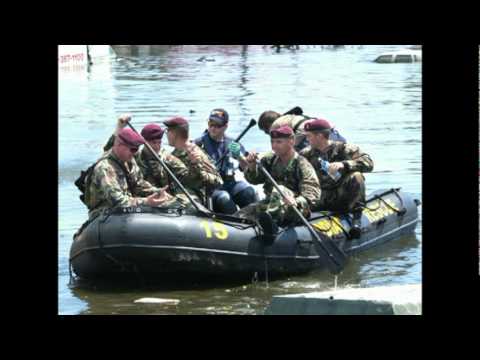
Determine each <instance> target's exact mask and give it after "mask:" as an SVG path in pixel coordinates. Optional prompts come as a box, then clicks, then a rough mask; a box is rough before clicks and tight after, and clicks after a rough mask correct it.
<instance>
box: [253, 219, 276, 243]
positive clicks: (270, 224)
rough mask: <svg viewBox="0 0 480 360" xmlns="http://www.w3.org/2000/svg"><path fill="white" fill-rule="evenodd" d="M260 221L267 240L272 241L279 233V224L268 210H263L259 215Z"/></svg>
mask: <svg viewBox="0 0 480 360" xmlns="http://www.w3.org/2000/svg"><path fill="white" fill-rule="evenodd" d="M258 223H259V224H260V227H261V228H262V230H263V234H264V237H265V240H266V241H272V240H273V239H274V238H275V235H277V233H278V226H277V224H276V223H275V222H274V221H273V219H272V215H270V214H269V213H268V212H262V213H260V214H259V215H258Z"/></svg>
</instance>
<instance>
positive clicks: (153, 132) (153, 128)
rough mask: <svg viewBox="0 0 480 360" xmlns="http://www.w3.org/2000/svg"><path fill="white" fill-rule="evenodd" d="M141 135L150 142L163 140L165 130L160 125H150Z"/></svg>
mask: <svg viewBox="0 0 480 360" xmlns="http://www.w3.org/2000/svg"><path fill="white" fill-rule="evenodd" d="M141 134H142V136H143V137H144V138H145V140H148V141H150V140H156V139H161V138H162V136H163V129H162V128H161V127H160V125H157V124H148V125H146V126H145V127H144V128H143V129H142V132H141Z"/></svg>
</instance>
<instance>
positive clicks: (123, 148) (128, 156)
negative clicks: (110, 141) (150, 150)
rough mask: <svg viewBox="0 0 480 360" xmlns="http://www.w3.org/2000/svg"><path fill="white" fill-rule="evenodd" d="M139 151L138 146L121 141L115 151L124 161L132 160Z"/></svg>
mask: <svg viewBox="0 0 480 360" xmlns="http://www.w3.org/2000/svg"><path fill="white" fill-rule="evenodd" d="M137 151H138V148H133V147H129V146H127V145H126V144H123V143H120V142H119V143H118V144H117V146H115V153H116V155H117V156H118V158H119V159H120V160H122V161H130V160H132V158H133V156H134V155H135V153H136V152H137Z"/></svg>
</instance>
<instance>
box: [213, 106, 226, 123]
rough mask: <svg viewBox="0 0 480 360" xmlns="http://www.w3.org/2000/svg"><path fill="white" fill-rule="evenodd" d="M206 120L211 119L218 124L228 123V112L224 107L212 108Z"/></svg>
mask: <svg viewBox="0 0 480 360" xmlns="http://www.w3.org/2000/svg"><path fill="white" fill-rule="evenodd" d="M208 120H210V121H213V122H214V123H216V124H218V125H225V124H226V123H228V113H227V111H226V110H224V109H213V110H212V112H211V113H210V116H209V117H208Z"/></svg>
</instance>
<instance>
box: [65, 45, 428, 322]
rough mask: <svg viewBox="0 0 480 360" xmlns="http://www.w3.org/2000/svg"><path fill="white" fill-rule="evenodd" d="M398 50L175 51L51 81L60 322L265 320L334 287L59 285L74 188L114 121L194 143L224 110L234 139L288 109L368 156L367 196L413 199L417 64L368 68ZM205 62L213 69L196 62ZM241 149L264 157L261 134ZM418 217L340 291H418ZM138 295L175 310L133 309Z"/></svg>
mask: <svg viewBox="0 0 480 360" xmlns="http://www.w3.org/2000/svg"><path fill="white" fill-rule="evenodd" d="M402 47H403V46H395V45H388V46H387V45H385V46H381V45H376V46H373V45H372V46H367V45H364V46H346V47H345V48H341V49H337V50H332V49H325V48H321V47H320V46H315V47H314V46H301V47H300V50H296V51H293V50H282V51H281V52H280V53H275V52H274V51H273V50H272V49H270V48H269V47H262V46H248V47H244V46H175V47H172V48H171V49H169V50H167V51H164V52H160V53H157V54H156V55H155V56H141V57H128V58H117V59H113V60H112V61H107V62H104V63H101V64H94V65H93V66H91V68H90V71H89V72H87V71H81V70H77V71H64V70H62V71H61V72H59V119H58V126H59V139H58V142H59V143H58V144H59V164H58V166H59V178H58V191H59V209H58V306H59V307H58V312H59V314H262V313H263V311H264V310H265V307H266V306H267V305H268V304H269V302H270V301H271V298H272V296H273V295H280V294H289V293H301V292H310V291H319V290H326V289H331V288H332V287H333V286H334V278H333V276H332V275H330V274H329V273H328V271H320V272H313V273H310V274H308V275H305V276H296V277H291V278H287V279H283V280H276V281H270V282H269V283H268V284H267V283H266V282H265V281H258V282H255V281H252V282H251V283H247V284H232V285H230V286H226V285H222V286H203V287H202V286H199V285H198V284H192V286H191V287H187V288H185V287H184V288H167V289H165V288H158V287H157V288H155V287H153V288H152V287H149V288H147V287H142V286H140V285H135V286H122V287H118V286H116V287H111V286H97V287H92V286H86V285H82V284H81V283H77V284H75V285H74V286H68V283H69V271H68V253H69V249H70V245H71V243H72V236H73V234H74V233H75V231H76V230H77V229H78V227H79V226H80V225H81V224H82V223H83V222H84V221H85V220H86V218H87V209H86V208H85V206H84V205H83V204H82V202H81V201H80V200H79V198H78V196H79V192H78V190H77V188H76V187H75V185H74V181H75V179H76V178H77V177H78V175H79V173H80V170H82V169H86V168H87V167H88V166H89V165H90V164H91V163H93V162H94V161H95V160H96V159H97V158H98V157H99V156H100V155H101V149H102V146H103V144H104V143H105V142H106V141H107V139H108V138H109V136H110V135H111V133H112V131H113V130H114V128H115V124H116V118H117V117H118V115H120V114H121V113H124V112H130V113H132V114H133V124H134V125H135V126H136V128H137V129H139V130H140V129H141V128H142V127H143V125H145V124H147V123H150V122H160V121H163V120H165V119H166V118H168V117H170V116H174V115H181V116H184V117H186V118H188V119H189V120H190V121H191V134H192V137H197V136H198V135H200V133H201V132H202V131H203V130H204V129H205V125H206V118H207V116H208V114H209V112H210V110H212V109H213V108H216V107H223V108H225V109H226V110H227V111H228V112H229V114H230V124H229V130H228V133H229V134H230V135H231V136H233V137H235V136H236V135H237V134H239V133H240V132H241V131H242V130H243V128H244V127H245V126H246V125H247V124H248V122H249V121H250V119H251V118H255V119H258V116H259V115H260V114H261V113H262V112H263V111H264V110H276V111H279V112H285V111H287V110H289V109H291V108H293V107H294V106H297V105H298V106H301V107H302V108H303V109H304V112H305V114H307V115H310V116H318V117H324V118H326V119H328V120H330V121H331V122H333V123H334V124H335V125H336V127H337V128H338V129H339V131H340V133H341V134H342V135H343V136H344V137H346V138H347V140H348V142H350V143H353V144H356V145H359V146H360V148H361V149H362V150H363V151H365V152H367V153H368V154H370V155H371V157H372V159H373V161H374V164H375V171H374V172H372V173H368V174H365V177H366V184H367V194H368V193H370V192H372V191H375V190H378V189H386V188H391V187H401V188H402V190H404V191H407V192H410V193H412V194H414V195H416V197H417V198H419V199H421V193H422V183H421V175H422V153H421V139H422V137H421V136H422V127H421V126H422V118H421V113H422V70H421V69H422V68H421V63H411V64H377V63H374V62H373V61H372V60H373V59H375V58H376V56H377V55H378V54H379V53H381V52H384V51H390V50H396V49H400V48H402ZM202 56H204V57H206V60H211V61H197V60H198V59H199V58H201V57H202ZM242 142H243V144H244V145H245V147H246V148H247V150H256V151H259V152H262V151H267V150H269V148H270V142H269V138H268V137H267V136H266V135H264V134H263V133H262V132H260V131H259V130H258V128H253V129H251V130H250V131H249V133H247V135H245V137H244V140H243V141H242ZM164 143H165V142H164ZM164 146H166V147H167V149H169V150H171V149H170V148H169V147H168V146H167V145H166V144H164ZM419 216H420V221H419V223H418V225H417V228H416V231H415V233H414V234H412V235H410V236H406V237H403V238H399V239H396V240H394V241H392V242H390V243H388V244H384V245H382V246H379V247H378V248H375V249H371V250H368V251H366V252H364V253H360V254H358V255H355V256H354V257H353V258H352V259H351V260H350V261H349V263H348V265H347V267H346V268H345V271H344V272H343V273H342V274H341V275H340V276H339V277H338V287H370V286H377V285H398V284H410V283H419V282H421V280H422V274H421V261H422V255H421V254H422V252H421V242H422V222H421V207H419ZM142 297H161V298H170V299H172V298H173V299H178V300H180V303H179V304H178V305H159V304H138V303H134V301H135V300H136V299H139V298H142Z"/></svg>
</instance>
